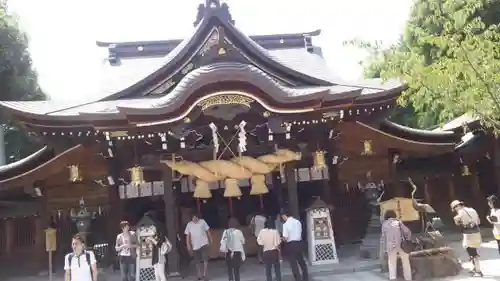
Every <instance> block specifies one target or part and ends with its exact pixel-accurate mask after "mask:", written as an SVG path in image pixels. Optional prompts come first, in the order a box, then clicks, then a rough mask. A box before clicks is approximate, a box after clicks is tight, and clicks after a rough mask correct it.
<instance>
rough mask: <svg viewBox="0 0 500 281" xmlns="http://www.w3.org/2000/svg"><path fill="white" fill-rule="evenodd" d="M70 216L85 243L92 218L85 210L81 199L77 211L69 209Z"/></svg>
mask: <svg viewBox="0 0 500 281" xmlns="http://www.w3.org/2000/svg"><path fill="white" fill-rule="evenodd" d="M70 216H71V219H72V220H73V221H74V222H75V223H76V228H77V229H78V233H79V234H80V235H81V236H82V237H83V239H84V240H85V242H87V234H88V231H89V228H90V224H91V222H92V219H93V218H94V216H93V214H92V213H90V212H89V211H88V210H87V207H86V206H85V201H84V200H83V198H81V199H80V206H79V207H78V209H76V210H75V209H71V213H70Z"/></svg>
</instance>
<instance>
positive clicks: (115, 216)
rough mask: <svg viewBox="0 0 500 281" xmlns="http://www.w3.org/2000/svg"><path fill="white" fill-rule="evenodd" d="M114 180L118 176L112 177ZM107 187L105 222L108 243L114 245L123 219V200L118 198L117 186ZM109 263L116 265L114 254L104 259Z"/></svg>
mask: <svg viewBox="0 0 500 281" xmlns="http://www.w3.org/2000/svg"><path fill="white" fill-rule="evenodd" d="M114 178H115V181H117V180H116V179H117V178H118V177H114ZM107 189H108V203H109V209H108V210H107V215H106V220H107V222H106V224H107V229H106V231H107V239H108V243H109V245H114V244H115V241H116V235H118V233H119V232H120V231H121V230H120V226H119V225H120V224H119V223H120V221H122V220H125V218H124V216H123V202H122V200H121V199H120V194H119V186H118V184H114V185H111V186H108V187H107ZM106 262H107V263H108V264H109V265H116V255H108V260H107V261H106Z"/></svg>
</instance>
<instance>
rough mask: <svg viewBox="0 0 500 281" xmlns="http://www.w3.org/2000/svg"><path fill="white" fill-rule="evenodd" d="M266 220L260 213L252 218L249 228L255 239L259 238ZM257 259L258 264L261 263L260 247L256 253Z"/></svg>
mask: <svg viewBox="0 0 500 281" xmlns="http://www.w3.org/2000/svg"><path fill="white" fill-rule="evenodd" d="M266 220H267V219H266V217H265V216H264V215H263V214H261V213H258V214H257V215H255V216H254V217H253V218H252V221H251V222H250V226H251V227H252V230H253V233H254V235H255V237H256V238H257V237H258V236H259V233H260V231H261V230H262V229H264V225H265V224H266ZM257 257H258V258H259V262H260V263H262V247H260V246H259V250H258V251H257Z"/></svg>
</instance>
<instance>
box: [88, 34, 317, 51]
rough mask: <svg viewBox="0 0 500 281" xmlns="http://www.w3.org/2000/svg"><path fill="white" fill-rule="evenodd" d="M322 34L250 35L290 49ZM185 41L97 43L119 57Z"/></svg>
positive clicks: (265, 43) (164, 48) (267, 45)
mask: <svg viewBox="0 0 500 281" xmlns="http://www.w3.org/2000/svg"><path fill="white" fill-rule="evenodd" d="M320 34H321V30H320V29H317V30H314V31H311V32H304V33H285V34H270V35H250V36H249V38H250V39H251V40H253V41H255V42H256V43H257V44H259V45H260V46H262V47H263V48H265V49H288V48H297V47H299V46H304V38H305V37H306V36H308V37H315V36H319V35H320ZM183 41H184V40H183V39H172V40H157V41H132V42H102V41H97V42H96V44H97V46H98V47H106V48H109V52H110V54H113V55H118V56H119V57H137V56H151V55H153V56H158V55H167V54H168V53H170V52H171V51H172V50H173V49H175V48H176V47H177V46H178V45H179V44H181V43H182V42H183ZM149 48H151V50H149ZM139 49H140V51H139Z"/></svg>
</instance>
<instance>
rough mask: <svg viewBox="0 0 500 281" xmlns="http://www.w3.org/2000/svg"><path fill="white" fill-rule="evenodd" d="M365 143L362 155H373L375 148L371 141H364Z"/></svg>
mask: <svg viewBox="0 0 500 281" xmlns="http://www.w3.org/2000/svg"><path fill="white" fill-rule="evenodd" d="M362 143H363V151H362V152H361V155H363V156H369V155H372V154H373V147H372V141H371V140H364V141H362Z"/></svg>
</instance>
